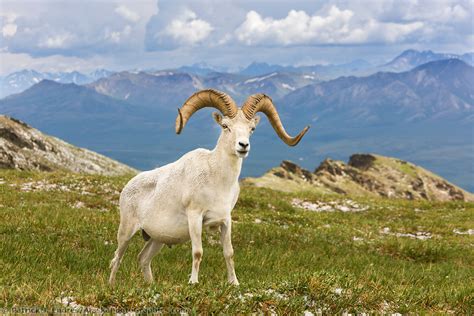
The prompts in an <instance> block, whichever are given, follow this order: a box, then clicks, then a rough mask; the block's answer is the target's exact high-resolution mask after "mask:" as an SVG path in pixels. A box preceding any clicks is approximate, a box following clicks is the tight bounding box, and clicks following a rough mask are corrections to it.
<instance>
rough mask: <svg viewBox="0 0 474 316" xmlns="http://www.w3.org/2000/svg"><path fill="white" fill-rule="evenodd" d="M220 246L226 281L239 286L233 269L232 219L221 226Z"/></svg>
mask: <svg viewBox="0 0 474 316" xmlns="http://www.w3.org/2000/svg"><path fill="white" fill-rule="evenodd" d="M221 244H222V249H223V250H224V258H225V263H226V265H227V280H228V281H229V283H231V284H234V285H239V281H238V280H237V276H236V275H235V269H234V248H233V247H232V219H231V218H230V217H229V218H228V219H227V220H226V221H225V222H224V223H223V224H222V225H221Z"/></svg>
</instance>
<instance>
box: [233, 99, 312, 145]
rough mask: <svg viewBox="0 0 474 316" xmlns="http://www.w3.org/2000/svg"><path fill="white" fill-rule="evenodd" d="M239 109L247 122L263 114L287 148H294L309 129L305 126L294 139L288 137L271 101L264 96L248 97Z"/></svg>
mask: <svg viewBox="0 0 474 316" xmlns="http://www.w3.org/2000/svg"><path fill="white" fill-rule="evenodd" d="M241 109H242V112H243V113H244V115H245V117H246V118H247V119H248V120H250V119H252V118H253V117H254V116H255V114H257V112H262V113H264V114H265V115H266V116H267V117H268V120H269V121H270V124H272V126H273V129H274V130H275V132H276V133H277V135H278V136H279V137H280V138H281V139H282V140H283V141H284V142H285V143H286V144H287V145H289V146H296V145H297V144H298V143H299V142H300V140H301V138H303V136H304V134H306V132H307V131H308V129H309V126H306V127H305V128H304V129H303V130H302V131H301V132H300V133H299V134H298V135H296V136H295V137H291V136H290V135H288V133H287V132H286V131H285V128H284V127H283V124H282V123H281V120H280V116H279V115H278V111H277V109H276V108H275V106H274V105H273V101H272V99H271V98H270V97H269V96H267V95H265V94H261V93H259V94H254V95H251V96H249V97H248V98H247V100H246V101H245V103H244V105H242V108H241Z"/></svg>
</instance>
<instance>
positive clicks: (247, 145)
mask: <svg viewBox="0 0 474 316" xmlns="http://www.w3.org/2000/svg"><path fill="white" fill-rule="evenodd" d="M239 146H240V148H242V149H247V147H249V143H248V142H243V141H240V142H239Z"/></svg>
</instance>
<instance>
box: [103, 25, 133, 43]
mask: <svg viewBox="0 0 474 316" xmlns="http://www.w3.org/2000/svg"><path fill="white" fill-rule="evenodd" d="M131 33H132V27H131V26H130V25H126V26H125V27H124V28H123V30H122V31H110V30H108V29H106V30H105V36H104V39H106V40H109V41H111V42H112V43H116V44H117V43H120V42H121V41H122V40H123V39H124V38H126V37H128V36H129V35H130V34H131Z"/></svg>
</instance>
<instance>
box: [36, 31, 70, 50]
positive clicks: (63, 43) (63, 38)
mask: <svg viewBox="0 0 474 316" xmlns="http://www.w3.org/2000/svg"><path fill="white" fill-rule="evenodd" d="M72 37H73V36H72V35H71V34H70V33H63V34H56V35H53V36H49V37H46V38H45V39H43V40H41V41H40V42H39V43H38V46H39V47H44V48H65V47H67V46H68V44H69V42H70V41H71V40H72Z"/></svg>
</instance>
